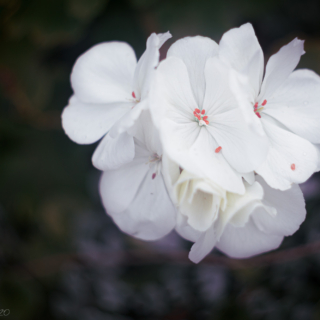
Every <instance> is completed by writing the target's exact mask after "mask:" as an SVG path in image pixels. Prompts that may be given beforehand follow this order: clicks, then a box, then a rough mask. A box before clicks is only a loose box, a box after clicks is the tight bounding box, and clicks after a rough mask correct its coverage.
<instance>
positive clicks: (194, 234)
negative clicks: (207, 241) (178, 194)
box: [176, 212, 202, 242]
mask: <svg viewBox="0 0 320 320" xmlns="http://www.w3.org/2000/svg"><path fill="white" fill-rule="evenodd" d="M176 231H177V232H178V234H179V235H180V236H181V237H182V238H184V239H187V240H189V241H192V242H196V241H197V240H198V239H199V237H200V236H201V234H202V232H200V231H198V230H195V229H193V228H192V227H191V226H190V225H189V224H188V222H187V217H186V216H185V215H183V214H181V213H179V212H178V214H177V222H176Z"/></svg>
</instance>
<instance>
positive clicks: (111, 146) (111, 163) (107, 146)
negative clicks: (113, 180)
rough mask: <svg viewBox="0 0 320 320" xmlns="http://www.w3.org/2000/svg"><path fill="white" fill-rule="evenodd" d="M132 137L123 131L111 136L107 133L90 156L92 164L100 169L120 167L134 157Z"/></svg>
mask: <svg viewBox="0 0 320 320" xmlns="http://www.w3.org/2000/svg"><path fill="white" fill-rule="evenodd" d="M134 150H135V149H134V141H133V137H132V136H131V135H129V134H128V133H126V132H123V133H121V134H119V135H117V136H116V137H115V138H113V137H112V136H111V135H110V134H107V135H106V136H105V137H104V138H103V139H102V140H101V142H100V143H99V145H98V147H97V149H96V150H95V152H94V154H93V156H92V163H93V165H94V166H95V167H96V168H97V169H99V170H102V171H105V170H112V169H117V168H119V167H121V166H122V165H123V164H125V163H128V162H130V161H132V159H133V158H134Z"/></svg>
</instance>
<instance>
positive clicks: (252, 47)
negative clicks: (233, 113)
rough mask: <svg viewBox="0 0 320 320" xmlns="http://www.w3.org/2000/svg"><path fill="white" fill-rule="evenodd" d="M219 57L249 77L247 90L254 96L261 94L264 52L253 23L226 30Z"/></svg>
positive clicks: (221, 41)
mask: <svg viewBox="0 0 320 320" xmlns="http://www.w3.org/2000/svg"><path fill="white" fill-rule="evenodd" d="M219 57H220V59H221V60H222V61H224V62H226V63H228V64H229V65H230V66H231V67H232V68H234V69H235V70H236V71H238V72H240V73H242V74H243V75H244V76H247V77H248V79H249V82H248V88H247V90H248V91H250V92H251V93H250V95H251V97H252V98H255V97H257V96H258V94H259V90H260V85H261V80H262V75H263V64H264V62H263V52H262V50H261V47H260V45H259V42H258V40H257V37H256V35H255V33H254V30H253V28H252V25H251V24H250V23H246V24H244V25H242V26H241V27H240V28H234V29H231V30H229V31H228V32H226V33H225V34H224V35H223V36H222V38H221V40H220V43H219Z"/></svg>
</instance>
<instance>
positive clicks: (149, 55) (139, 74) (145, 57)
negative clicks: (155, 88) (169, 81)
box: [133, 32, 172, 100]
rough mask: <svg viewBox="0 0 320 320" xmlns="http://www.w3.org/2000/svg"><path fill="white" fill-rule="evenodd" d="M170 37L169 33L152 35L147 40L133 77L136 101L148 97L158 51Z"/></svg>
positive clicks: (157, 60)
mask: <svg viewBox="0 0 320 320" xmlns="http://www.w3.org/2000/svg"><path fill="white" fill-rule="evenodd" d="M171 37H172V36H171V34H170V32H166V33H159V34H155V33H152V34H151V35H150V37H149V38H148V40H147V48H146V51H145V52H144V53H143V54H142V56H141V58H140V59H139V61H138V64H137V67H136V69H135V72H134V77H133V91H134V93H135V96H136V98H137V100H143V99H145V98H146V97H147V96H148V93H149V89H150V84H151V81H152V78H153V73H154V72H155V68H156V67H157V66H158V64H159V57H160V53H159V49H160V48H161V46H162V45H163V44H164V43H165V42H166V41H167V40H168V39H170V38H171Z"/></svg>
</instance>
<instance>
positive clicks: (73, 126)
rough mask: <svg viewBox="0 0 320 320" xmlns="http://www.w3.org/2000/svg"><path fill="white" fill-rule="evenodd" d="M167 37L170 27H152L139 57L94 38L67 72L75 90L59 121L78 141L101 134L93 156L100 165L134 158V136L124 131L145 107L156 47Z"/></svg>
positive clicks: (125, 47) (122, 46)
mask: <svg viewBox="0 0 320 320" xmlns="http://www.w3.org/2000/svg"><path fill="white" fill-rule="evenodd" d="M170 37H171V34H170V33H169V32H167V33H164V34H158V35H156V34H154V33H153V34H152V35H151V36H150V37H149V38H148V41H147V49H146V51H145V52H144V54H143V55H142V56H141V58H140V59H139V61H138V63H137V60H136V56H135V53H134V51H133V49H132V48H131V47H130V46H129V45H128V44H127V43H123V42H105V43H101V44H98V45H96V46H94V47H93V48H91V49H89V50H88V51H87V52H85V53H84V54H83V55H82V56H80V57H79V58H78V60H77V61H76V63H75V65H74V67H73V70H72V74H71V84H72V88H73V91H74V95H73V96H72V97H71V99H70V101H69V104H68V106H67V107H66V108H65V109H64V111H63V114H62V126H63V128H64V130H65V132H66V134H67V135H68V136H69V137H70V139H72V140H73V141H75V142H77V143H80V144H90V143H93V142H96V141H98V140H99V139H101V138H102V137H104V138H103V139H102V140H101V142H100V144H99V146H98V147H97V149H96V151H95V153H94V155H93V158H92V161H93V164H94V165H95V166H96V167H97V168H98V169H101V170H108V169H113V168H118V167H119V166H121V165H122V164H123V163H126V162H129V161H131V160H132V159H133V157H134V142H133V138H132V136H130V135H129V134H128V133H127V132H126V131H127V129H128V128H129V127H130V126H132V125H133V123H134V121H135V120H136V119H137V118H138V117H139V115H140V113H141V111H142V110H143V109H146V108H147V107H148V100H147V97H148V93H149V88H150V84H151V82H152V77H153V73H154V72H155V67H156V66H157V65H158V63H159V48H160V47H161V46H162V44H163V43H164V42H165V41H166V40H167V39H169V38H170ZM107 132H109V133H108V134H106V133H107Z"/></svg>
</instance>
